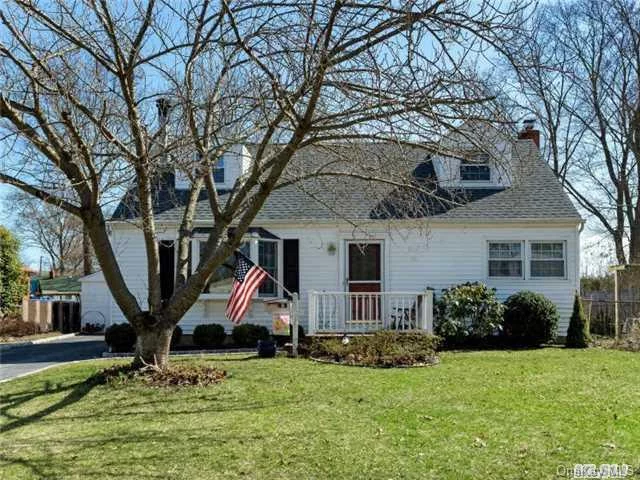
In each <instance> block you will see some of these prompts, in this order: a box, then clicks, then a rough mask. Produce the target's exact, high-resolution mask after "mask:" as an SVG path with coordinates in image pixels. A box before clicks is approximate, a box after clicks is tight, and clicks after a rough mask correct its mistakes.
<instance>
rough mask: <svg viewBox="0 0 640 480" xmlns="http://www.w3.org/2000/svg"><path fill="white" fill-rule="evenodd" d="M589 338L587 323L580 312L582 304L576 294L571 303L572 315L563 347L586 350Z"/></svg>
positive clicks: (582, 312)
mask: <svg viewBox="0 0 640 480" xmlns="http://www.w3.org/2000/svg"><path fill="white" fill-rule="evenodd" d="M590 341H591V336H590V335H589V322H588V321H587V319H586V318H585V316H584V310H582V302H581V301H580V297H579V296H578V294H577V293H576V295H575V299H574V301H573V313H572V314H571V320H570V321H569V329H568V330H567V339H566V342H565V346H566V347H568V348H587V347H588V346H589V342H590Z"/></svg>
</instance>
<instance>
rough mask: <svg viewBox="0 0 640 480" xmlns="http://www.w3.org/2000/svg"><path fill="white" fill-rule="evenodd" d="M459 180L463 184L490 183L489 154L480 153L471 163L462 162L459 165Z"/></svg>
mask: <svg viewBox="0 0 640 480" xmlns="http://www.w3.org/2000/svg"><path fill="white" fill-rule="evenodd" d="M460 180H462V181H463V182H489V181H491V168H490V167H489V154H488V153H480V154H478V155H476V156H475V157H474V158H473V161H468V160H463V161H462V163H460Z"/></svg>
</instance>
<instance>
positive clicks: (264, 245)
mask: <svg viewBox="0 0 640 480" xmlns="http://www.w3.org/2000/svg"><path fill="white" fill-rule="evenodd" d="M258 265H260V266H261V267H262V268H263V269H264V270H265V271H267V272H268V273H269V274H270V275H271V276H272V277H274V278H278V241H277V240H258ZM258 295H260V296H261V297H275V296H277V295H278V286H277V285H276V283H275V282H274V281H273V280H272V279H271V278H269V277H267V279H266V280H265V281H264V283H263V284H262V285H261V286H260V290H258Z"/></svg>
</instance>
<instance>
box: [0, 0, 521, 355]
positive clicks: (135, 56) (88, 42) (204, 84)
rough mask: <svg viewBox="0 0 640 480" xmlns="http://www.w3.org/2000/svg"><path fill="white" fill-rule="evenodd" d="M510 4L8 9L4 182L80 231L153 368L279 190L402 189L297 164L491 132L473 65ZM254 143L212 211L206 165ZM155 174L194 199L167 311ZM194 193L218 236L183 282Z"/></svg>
mask: <svg viewBox="0 0 640 480" xmlns="http://www.w3.org/2000/svg"><path fill="white" fill-rule="evenodd" d="M518 3H520V4H521V2H516V3H515V4H502V2H496V3H493V2H491V1H484V2H472V1H466V0H464V1H463V0H456V1H451V2H444V1H441V0H423V1H404V2H375V3H366V2H365V3H359V2H344V1H339V2H323V1H320V2H318V1H311V2H278V1H270V2H249V1H236V2H227V1H226V0H223V1H222V3H217V2H208V1H206V0H199V1H196V0H193V1H184V2H169V1H166V2H164V1H159V0H155V1H154V0H147V1H143V0H136V1H132V2H128V3H127V7H126V8H124V9H116V8H115V5H114V4H112V3H111V2H107V1H96V2H72V1H63V0H57V1H48V2H37V1H32V0H13V1H10V2H6V4H5V6H3V7H2V10H1V11H0V22H1V24H2V30H1V31H0V58H2V66H1V67H0V76H1V78H2V80H1V82H2V83H1V92H2V93H1V96H0V118H1V119H2V123H1V124H0V128H1V129H2V130H1V131H2V135H3V136H2V137H1V138H2V143H1V145H2V146H3V147H4V148H5V149H6V152H5V153H7V154H8V155H7V156H6V157H5V158H8V159H10V160H6V161H5V163H4V164H3V165H1V166H0V181H2V182H5V183H9V184H11V185H14V186H15V187H17V188H19V189H21V190H23V191H24V192H27V193H29V194H31V195H33V196H36V197H38V198H39V199H40V200H42V201H44V202H46V203H48V204H51V205H55V206H56V207H58V208H62V209H64V210H65V211H67V212H70V213H72V214H73V215H76V216H77V217H78V218H80V219H81V220H82V223H83V225H84V226H85V228H86V230H87V232H88V235H89V236H90V238H91V241H92V243H93V246H94V249H95V252H96V257H97V259H98V262H99V264H100V267H101V269H102V271H103V273H104V276H105V279H106V282H107V284H108V286H109V288H110V290H111V292H112V294H113V297H114V299H115V301H116V302H117V304H118V306H119V307H120V309H121V310H122V312H123V313H124V315H125V316H126V318H127V319H128V321H129V322H130V323H131V324H132V325H133V327H134V328H135V330H136V332H137V334H138V343H137V346H136V359H135V360H134V363H135V364H137V365H140V364H141V363H142V362H155V363H157V364H158V365H160V366H164V365H165V364H166V362H167V358H168V357H167V355H168V348H169V341H170V337H171V334H172V331H173V329H174V327H175V325H176V324H177V323H178V321H179V320H180V318H181V317H182V316H183V315H184V313H185V312H186V311H187V310H188V309H189V308H190V307H191V306H192V305H193V304H194V302H195V301H196V300H197V299H198V296H199V295H200V292H201V291H202V289H203V287H204V285H205V284H206V282H207V281H208V279H209V278H210V277H211V275H212V274H213V272H214V271H215V269H216V268H217V267H218V266H219V265H221V264H222V262H223V261H224V260H225V259H226V258H227V257H228V256H229V254H231V253H232V252H233V251H234V249H236V248H237V247H238V246H239V244H240V242H241V239H242V235H243V234H244V233H246V232H247V230H248V228H249V225H250V224H251V222H252V221H253V219H254V218H255V216H256V214H257V213H258V212H259V211H260V209H261V207H262V205H263V204H264V202H265V200H266V199H267V198H268V196H269V195H270V194H271V193H272V192H273V191H274V189H277V188H280V187H282V186H283V185H287V184H291V183H293V182H297V181H300V180H303V179H308V178H310V177H314V176H316V177H317V176H323V175H352V176H356V177H357V176H361V177H366V178H367V179H368V180H372V179H373V180H377V181H380V182H387V183H388V184H390V185H398V186H401V185H403V184H404V180H401V179H400V177H399V176H397V177H394V176H393V175H394V172H396V171H397V170H398V169H396V168H395V166H394V165H392V164H388V163H380V164H378V166H379V167H381V168H378V169H375V170H374V169H373V168H365V167H366V166H367V164H366V162H363V161H362V157H361V158H360V160H361V161H359V162H358V160H357V159H352V158H350V157H349V158H342V159H340V162H336V160H335V156H334V158H333V160H332V161H331V162H328V163H327V165H325V166H322V165H314V166H313V168H311V167H299V168H295V167H296V165H295V164H294V162H293V160H295V157H294V154H296V153H297V152H301V151H304V149H305V148H308V147H311V146H317V145H328V144H329V143H333V144H336V143H342V144H344V143H346V142H371V141H377V142H394V143H395V144H396V145H422V146H424V145H425V144H428V143H426V142H428V141H432V140H433V139H434V138H437V136H439V135H441V134H442V133H443V132H444V131H446V130H447V129H450V128H455V127H456V126H457V125H459V124H460V123H461V122H462V121H464V120H467V119H473V120H476V121H483V120H485V121H486V120H491V121H495V120H496V119H497V115H498V114H499V112H498V109H497V107H496V105H495V104H494V96H493V95H492V94H491V93H490V92H488V91H487V89H486V88H485V86H484V84H483V82H481V81H480V80H479V79H478V78H477V76H476V75H475V73H474V68H473V67H474V65H473V61H474V60H475V59H477V55H478V52H483V51H487V49H497V50H499V49H500V48H501V45H502V44H503V43H504V42H505V41H507V40H511V37H512V36H513V35H517V26H518V22H519V21H520V15H519V14H520V9H521V8H522V6H517V4H518ZM119 5H120V6H122V5H121V4H119ZM158 101H159V102H158ZM156 106H157V107H159V111H160V115H159V116H158V115H157V114H156ZM498 119H499V118H498ZM248 142H251V143H252V144H254V145H255V149H254V152H253V158H252V163H251V166H250V168H249V171H248V172H247V173H246V174H245V175H243V176H242V177H240V178H239V179H238V181H237V182H236V184H235V186H234V188H233V190H232V191H231V193H230V194H229V195H227V196H226V197H224V200H221V198H222V197H221V196H220V195H219V193H218V191H217V188H216V183H215V180H214V176H213V175H212V171H213V169H214V168H215V165H216V162H217V161H218V159H219V158H220V157H221V155H222V153H223V152H225V151H227V150H229V149H230V148H232V146H233V145H237V144H243V143H248ZM292 159H293V160H292ZM367 160H368V159H367ZM167 164H171V168H173V167H175V168H177V169H178V171H179V172H180V173H181V174H182V175H185V176H186V177H187V178H189V179H190V181H191V188H190V190H189V191H188V194H187V196H186V199H185V201H184V209H183V214H182V220H181V223H180V228H179V236H178V239H177V242H176V245H177V256H178V266H177V274H176V288H175V291H174V293H173V295H172V297H171V299H170V300H168V301H165V302H163V301H162V298H161V289H160V262H159V247H158V235H157V233H158V226H157V224H156V216H155V212H154V185H155V182H156V181H157V178H158V176H159V175H160V174H161V173H162V172H163V170H165V169H166V168H167ZM292 172H293V173H292ZM51 174H55V175H56V179H58V178H62V179H63V180H64V183H63V184H61V183H59V182H52V181H50V178H49V175H51ZM124 179H132V181H133V182H134V188H133V189H132V190H130V192H129V194H130V196H131V204H132V205H135V209H136V212H137V214H138V220H137V224H138V225H139V227H140V228H141V232H142V235H143V236H144V242H145V249H146V250H145V251H146V257H147V258H146V260H147V265H148V272H147V283H148V299H147V305H141V304H140V303H139V302H138V300H137V299H136V298H135V296H134V295H133V294H132V292H131V291H130V290H129V288H128V287H127V284H126V283H125V281H124V279H123V276H122V274H121V272H120V269H119V267H118V262H117V261H116V257H115V255H114V251H113V249H112V245H111V243H110V241H109V237H108V234H107V228H106V218H105V215H104V213H103V208H102V207H103V204H102V203H103V201H104V198H103V197H104V196H103V192H104V191H105V189H106V188H108V187H113V186H114V185H118V184H120V185H122V182H123V181H124ZM61 185H62V187H61ZM201 192H206V197H207V198H208V203H209V207H210V209H211V212H212V215H213V218H214V224H213V228H212V230H211V233H210V234H209V237H208V239H207V242H206V251H205V252H204V253H203V254H202V255H201V256H200V262H199V265H197V266H196V268H195V269H194V271H193V272H192V273H191V275H189V272H188V257H189V241H190V237H191V235H192V231H193V224H194V215H195V210H196V204H197V201H198V199H199V198H200V195H201ZM429 193H430V192H425V194H429ZM231 227H233V228H234V231H233V235H229V229H230V228H231Z"/></svg>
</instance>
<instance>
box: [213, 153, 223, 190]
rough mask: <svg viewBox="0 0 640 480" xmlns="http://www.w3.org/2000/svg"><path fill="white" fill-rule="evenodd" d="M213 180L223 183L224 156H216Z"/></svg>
mask: <svg viewBox="0 0 640 480" xmlns="http://www.w3.org/2000/svg"><path fill="white" fill-rule="evenodd" d="M213 181H214V182H216V183H224V156H222V157H220V158H218V159H217V160H216V163H215V165H214V167H213Z"/></svg>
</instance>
